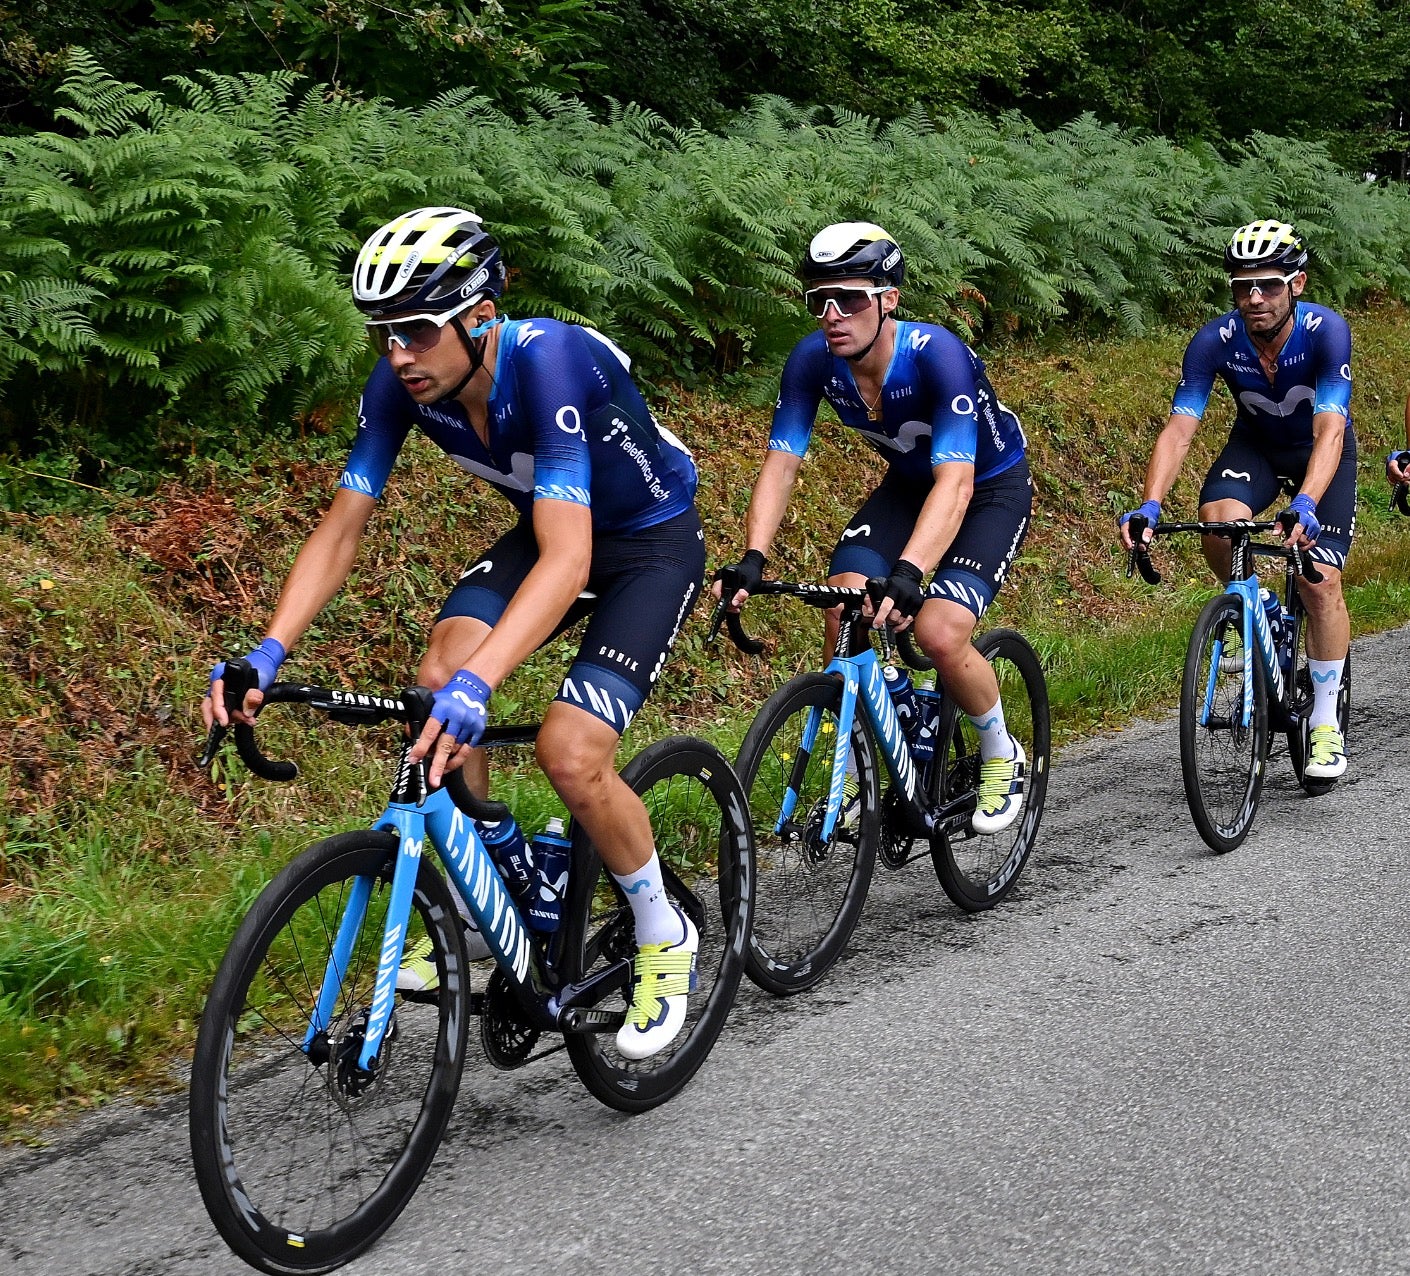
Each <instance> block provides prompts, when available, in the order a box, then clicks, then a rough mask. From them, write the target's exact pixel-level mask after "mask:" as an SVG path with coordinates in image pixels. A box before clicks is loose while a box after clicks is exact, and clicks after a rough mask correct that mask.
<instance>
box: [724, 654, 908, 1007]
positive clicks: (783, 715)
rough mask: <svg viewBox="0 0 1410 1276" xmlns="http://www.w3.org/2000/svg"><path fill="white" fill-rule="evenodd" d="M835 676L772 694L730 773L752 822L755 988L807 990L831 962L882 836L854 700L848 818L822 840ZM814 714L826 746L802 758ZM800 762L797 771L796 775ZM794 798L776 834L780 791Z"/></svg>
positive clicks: (807, 678) (837, 689)
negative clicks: (853, 779) (854, 808)
mask: <svg viewBox="0 0 1410 1276" xmlns="http://www.w3.org/2000/svg"><path fill="white" fill-rule="evenodd" d="M841 702H842V683H841V680H840V679H838V678H836V677H834V676H833V675H831V674H824V673H805V674H800V675H799V676H798V677H796V678H793V679H791V680H790V681H788V682H786V683H784V684H783V686H781V687H780V688H779V689H778V690H777V691H775V692H774V693H773V695H771V696H770V697H769V698H768V699H767V700H766V701H765V702H764V704H763V706H762V707H761V708H760V710H759V712H758V714H756V715H755V718H754V721H753V722H752V723H751V724H750V726H749V730H748V732H747V733H746V734H745V737H744V743H743V744H742V745H741V746H740V749H739V757H738V759H737V760H736V761H735V770H736V771H737V772H738V773H739V782H740V783H741V784H742V785H743V786H744V791H745V792H746V793H747V794H748V795H749V814H750V819H751V821H752V823H753V826H754V860H755V864H756V866H757V868H758V875H757V877H756V878H755V882H754V925H753V927H752V929H751V930H750V934H749V949H748V952H747V953H746V955H745V965H744V969H745V973H746V974H748V976H749V978H750V979H751V980H753V982H754V983H755V984H757V985H758V986H759V987H760V988H762V989H764V990H765V991H766V992H770V993H773V994H774V995H775V996H788V995H791V994H793V993H797V992H802V991H803V990H804V989H805V988H811V987H812V986H813V985H814V984H816V983H817V982H818V980H820V979H821V978H822V977H823V976H824V975H826V974H827V972H828V971H829V970H831V969H832V967H833V966H834V965H835V964H836V963H837V961H838V959H839V958H840V957H841V956H842V954H843V952H844V951H845V950H846V947H847V943H848V941H849V940H850V939H851V937H852V932H853V931H854V930H855V929H856V928H857V922H858V920H859V919H860V918H861V915H862V906H863V905H864V904H865V903H866V898H867V890H868V888H869V887H870V885H871V878H872V872H873V869H874V867H875V864H876V854H877V845H878V842H879V840H880V836H881V799H880V780H879V777H878V774H877V763H876V753H875V746H874V744H873V742H872V737H871V732H870V731H869V730H868V729H867V727H866V723H865V711H864V710H863V708H862V706H861V704H860V703H859V704H858V710H859V712H858V714H857V716H856V719H855V720H854V722H853V724H852V739H851V752H852V756H853V759H854V761H855V764H856V767H855V769H856V774H857V781H858V785H859V789H858V793H857V801H858V803H859V809H858V813H857V817H856V819H855V820H854V821H853V822H852V823H851V824H849V825H847V826H844V825H843V823H842V820H841V818H840V817H839V819H838V821H837V824H836V826H835V827H834V830H833V836H832V839H831V841H830V842H828V843H823V842H822V841H821V839H820V836H819V834H820V831H821V827H822V820H823V814H824V810H825V808H826V806H827V798H828V792H829V790H830V788H831V784H832V766H833V760H834V758H835V756H836V749H835V745H833V744H831V743H830V742H832V741H835V740H836V737H837V714H838V710H839V709H840V707H841ZM815 712H819V713H821V714H822V718H821V721H820V723H819V728H818V736H817V739H818V740H821V741H824V742H825V743H827V744H828V747H825V748H823V749H817V748H814V749H813V750H812V751H810V752H805V751H804V750H803V749H802V748H801V743H802V736H803V733H804V730H805V728H806V726H807V723H808V721H809V720H810V718H811V716H812V715H813V714H814V713H815ZM800 766H801V768H802V769H801V774H799V773H798V771H799V768H800ZM790 788H791V789H793V790H794V791H795V792H796V793H797V799H798V800H797V805H796V806H795V808H794V817H796V816H797V815H798V814H799V813H800V812H801V813H802V820H801V823H800V821H799V820H798V819H797V818H790V819H789V820H788V822H787V824H786V825H784V827H783V828H782V829H780V827H779V826H780V822H781V816H782V809H783V802H784V796H785V793H786V792H787V791H788V790H789V789H790Z"/></svg>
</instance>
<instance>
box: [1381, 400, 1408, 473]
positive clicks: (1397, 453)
mask: <svg viewBox="0 0 1410 1276" xmlns="http://www.w3.org/2000/svg"><path fill="white" fill-rule="evenodd" d="M1406 452H1410V395H1407V396H1406V397H1405V446H1404V447H1403V448H1392V449H1391V450H1390V452H1389V453H1388V454H1387V456H1386V478H1387V479H1389V480H1390V485H1391V487H1392V488H1400V487H1402V486H1404V485H1406V484H1410V462H1402V461H1401V459H1400V458H1401V457H1403V456H1404V455H1405V454H1406Z"/></svg>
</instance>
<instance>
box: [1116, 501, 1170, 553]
mask: <svg viewBox="0 0 1410 1276" xmlns="http://www.w3.org/2000/svg"><path fill="white" fill-rule="evenodd" d="M1138 517H1139V518H1143V519H1145V520H1146V530H1145V534H1144V535H1143V536H1142V537H1141V543H1142V544H1143V545H1149V544H1150V543H1151V538H1152V537H1153V536H1154V535H1155V531H1154V528H1155V525H1156V524H1157V523H1158V522H1160V502H1159V501H1145V502H1143V503H1142V505H1141V506H1140V508H1139V509H1134V510H1127V511H1126V513H1124V514H1123V515H1122V516H1121V518H1120V520H1119V522H1120V526H1121V544H1122V546H1123V547H1124V548H1126V549H1135V548H1136V546H1135V544H1134V543H1133V542H1132V540H1131V530H1130V528H1129V527H1127V524H1128V523H1129V522H1130V521H1131V520H1132V519H1133V518H1138Z"/></svg>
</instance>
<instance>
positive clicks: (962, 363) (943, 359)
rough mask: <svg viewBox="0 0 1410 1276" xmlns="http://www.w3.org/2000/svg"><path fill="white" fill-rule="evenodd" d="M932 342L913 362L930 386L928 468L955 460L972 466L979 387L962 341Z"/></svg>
mask: <svg viewBox="0 0 1410 1276" xmlns="http://www.w3.org/2000/svg"><path fill="white" fill-rule="evenodd" d="M945 335H949V334H944V335H942V336H941V338H940V339H939V340H931V341H930V342H929V343H927V344H926V345H925V346H923V347H922V348H921V349H920V351H919V352H918V355H917V359H916V363H917V365H918V366H919V367H920V368H921V369H922V371H923V375H924V376H925V378H926V379H927V380H928V381H929V382H930V383H931V386H932V387H933V393H934V399H933V402H934V407H933V409H932V411H931V417H930V465H931V468H932V469H933V468H934V467H935V466H937V465H946V464H949V463H950V462H952V461H958V462H961V463H963V464H965V465H973V464H974V461H975V457H976V456H977V455H978V452H979V384H978V382H977V381H976V380H975V377H974V364H973V362H972V360H971V356H970V352H969V349H968V348H967V347H966V346H965V344H964V342H962V341H961V340H959V338H958V337H954V338H953V339H952V340H945V339H944V336H945Z"/></svg>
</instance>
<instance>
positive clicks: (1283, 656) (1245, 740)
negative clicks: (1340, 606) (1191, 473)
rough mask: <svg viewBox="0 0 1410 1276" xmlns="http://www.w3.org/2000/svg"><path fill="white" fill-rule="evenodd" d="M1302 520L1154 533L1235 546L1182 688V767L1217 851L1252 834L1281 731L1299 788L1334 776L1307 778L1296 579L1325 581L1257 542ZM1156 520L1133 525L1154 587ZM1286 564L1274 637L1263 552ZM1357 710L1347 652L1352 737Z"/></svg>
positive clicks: (1320, 785)
mask: <svg viewBox="0 0 1410 1276" xmlns="http://www.w3.org/2000/svg"><path fill="white" fill-rule="evenodd" d="M1295 521H1296V520H1295V516H1291V515H1280V516H1279V519H1276V520H1271V521H1264V522H1255V521H1252V520H1247V521H1244V520H1239V521H1234V522H1204V523H1157V524H1156V525H1155V527H1154V529H1153V530H1154V532H1155V535H1157V536H1167V535H1171V534H1174V533H1182V532H1196V533H1199V534H1200V535H1204V536H1222V537H1227V538H1228V540H1229V542H1230V546H1231V549H1232V551H1233V552H1232V560H1231V561H1232V568H1231V570H1230V580H1229V581H1228V583H1227V584H1226V585H1225V586H1224V592H1223V593H1222V594H1219V595H1218V596H1217V597H1215V598H1211V599H1210V600H1209V602H1208V603H1207V604H1206V605H1205V608H1204V610H1203V611H1201V612H1200V614H1199V617H1198V619H1197V620H1196V621H1195V625H1194V629H1193V630H1192V631H1191V633H1190V645H1189V649H1188V651H1187V652H1186V656H1185V673H1184V678H1183V680H1182V682H1181V685H1180V770H1181V773H1182V775H1183V778H1184V784H1185V798H1186V800H1187V801H1188V802H1189V805H1190V814H1191V816H1193V818H1194V822H1195V828H1197V829H1198V830H1199V834H1200V836H1201V837H1202V838H1203V839H1204V841H1205V843H1206V844H1207V845H1208V846H1209V847H1210V848H1211V849H1212V850H1215V851H1220V852H1224V851H1231V850H1233V849H1234V848H1235V847H1236V846H1238V845H1239V843H1240V842H1242V841H1243V840H1244V838H1245V837H1247V836H1248V832H1249V829H1250V828H1252V826H1253V818H1254V816H1255V815H1256V814H1257V812H1258V803H1259V799H1260V797H1261V796H1262V793H1263V780H1264V775H1265V773H1266V771H1267V760H1268V756H1269V753H1270V751H1271V747H1272V738H1273V735H1274V734H1275V733H1277V732H1283V733H1285V734H1286V735H1287V742H1288V756H1289V758H1290V760H1291V761H1292V765H1293V772H1294V774H1295V775H1296V776H1297V779H1298V782H1299V783H1300V784H1301V785H1302V787H1303V788H1304V789H1305V790H1306V791H1307V792H1308V793H1310V794H1316V793H1322V792H1325V791H1326V790H1327V789H1330V788H1331V787H1332V786H1333V785H1334V784H1335V783H1336V781H1335V780H1324V779H1319V778H1317V777H1315V776H1310V775H1308V774H1307V771H1306V767H1307V761H1308V758H1309V757H1310V755H1311V742H1310V736H1311V726H1310V716H1311V708H1312V698H1313V697H1312V677H1311V673H1310V670H1309V668H1308V663H1307V641H1306V634H1307V612H1306V610H1305V608H1304V607H1303V605H1302V595H1301V594H1300V593H1299V592H1298V589H1297V578H1298V576H1299V575H1300V576H1302V577H1303V578H1304V579H1306V580H1308V581H1310V582H1312V583H1314V584H1315V583H1316V582H1317V581H1320V580H1321V579H1322V575H1321V573H1320V572H1319V571H1318V570H1317V568H1316V565H1315V564H1314V563H1313V562H1312V560H1311V559H1310V558H1307V557H1305V556H1304V555H1303V554H1302V553H1301V551H1300V550H1298V549H1296V548H1292V549H1288V548H1285V547H1284V546H1283V545H1282V544H1265V543H1263V542H1261V541H1256V540H1254V539H1253V538H1254V537H1255V536H1256V535H1258V534H1259V533H1261V532H1272V531H1276V532H1278V533H1279V535H1280V536H1286V535H1287V531H1288V529H1290V528H1291V526H1292V523H1293V522H1295ZM1149 526H1150V524H1149V523H1148V522H1147V520H1146V519H1144V518H1143V517H1141V516H1140V515H1135V516H1134V517H1133V518H1132V519H1131V521H1130V529H1131V539H1132V541H1134V542H1135V543H1136V545H1137V547H1138V548H1137V549H1135V550H1133V551H1132V552H1131V560H1130V564H1129V565H1128V567H1127V570H1126V574H1127V575H1128V576H1129V575H1131V574H1132V572H1133V571H1134V570H1135V569H1137V568H1139V569H1140V572H1141V575H1142V576H1143V577H1144V578H1145V579H1146V581H1147V582H1148V583H1150V584H1152V585H1156V584H1159V583H1160V573H1159V572H1157V571H1156V570H1155V568H1154V567H1153V566H1152V564H1151V561H1150V554H1149V551H1148V550H1146V549H1145V548H1144V547H1141V538H1142V536H1143V535H1144V533H1145V529H1146V528H1147V527H1149ZM1259 555H1262V556H1264V557H1268V558H1280V559H1283V560H1285V562H1286V569H1285V579H1284V587H1283V601H1282V604H1281V607H1280V611H1281V619H1280V621H1279V626H1278V627H1279V633H1278V636H1277V639H1276V641H1275V638H1274V634H1273V632H1272V630H1271V629H1270V627H1269V622H1268V613H1267V610H1266V608H1265V607H1264V605H1263V603H1262V602H1261V601H1260V595H1259V589H1260V586H1259V582H1258V577H1257V575H1256V574H1255V573H1254V570H1253V568H1254V559H1255V556H1259ZM1350 711H1351V655H1350V653H1348V654H1347V658H1346V665H1345V668H1344V671H1343V673H1342V680H1341V692H1340V695H1339V697H1338V700H1337V725H1338V730H1340V731H1341V733H1342V736H1343V738H1345V737H1346V734H1347V726H1348V719H1349V717H1350Z"/></svg>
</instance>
